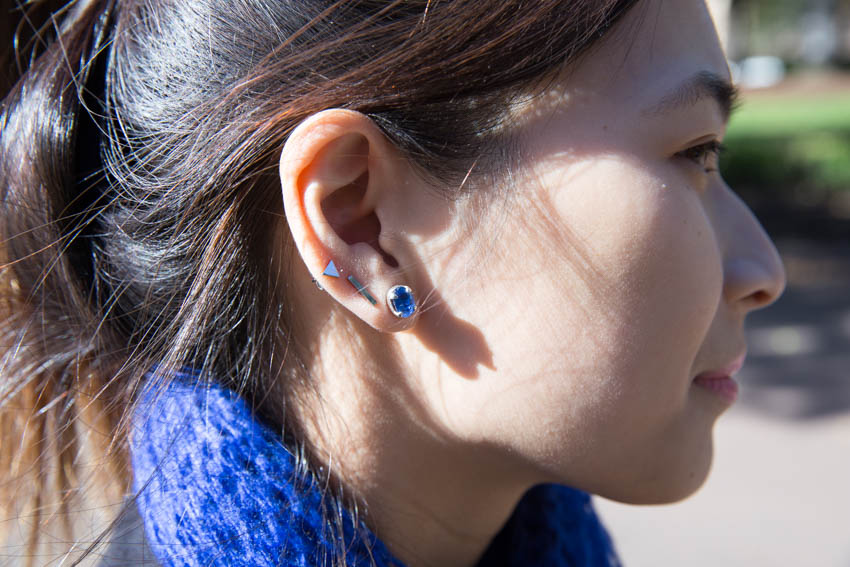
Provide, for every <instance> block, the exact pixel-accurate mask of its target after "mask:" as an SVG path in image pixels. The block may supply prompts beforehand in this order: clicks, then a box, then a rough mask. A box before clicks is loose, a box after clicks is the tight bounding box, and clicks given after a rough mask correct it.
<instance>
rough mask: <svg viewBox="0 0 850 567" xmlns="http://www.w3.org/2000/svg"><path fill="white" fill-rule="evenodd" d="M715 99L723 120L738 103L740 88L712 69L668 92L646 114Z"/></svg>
mask: <svg viewBox="0 0 850 567" xmlns="http://www.w3.org/2000/svg"><path fill="white" fill-rule="evenodd" d="M707 98H708V99H713V100H714V101H715V102H717V105H718V106H719V107H720V112H721V113H722V114H723V121H724V122H728V121H729V116H730V115H731V114H732V111H733V110H734V109H735V106H736V105H737V103H738V89H737V87H735V86H734V85H733V84H732V83H730V82H729V81H728V80H727V79H725V78H724V77H721V76H720V75H717V74H716V73H712V72H711V71H701V72H699V73H697V74H696V75H694V76H693V77H691V78H690V79H688V80H686V81H685V82H684V83H682V84H681V85H679V86H678V87H676V88H675V89H673V90H672V91H671V92H670V93H668V94H666V95H665V96H664V97H663V98H662V99H661V100H660V101H659V102H657V103H656V104H654V105H652V106H650V107H649V108H648V109H646V110H645V111H644V113H645V114H663V113H666V112H670V111H673V110H680V109H682V108H687V107H690V106H694V105H695V104H697V103H698V102H700V101H702V100H704V99H707Z"/></svg>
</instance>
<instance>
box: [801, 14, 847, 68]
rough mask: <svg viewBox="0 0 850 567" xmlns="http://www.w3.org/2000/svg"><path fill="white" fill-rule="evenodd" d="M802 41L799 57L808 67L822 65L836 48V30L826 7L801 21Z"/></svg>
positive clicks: (807, 15)
mask: <svg viewBox="0 0 850 567" xmlns="http://www.w3.org/2000/svg"><path fill="white" fill-rule="evenodd" d="M801 23H802V29H803V40H802V43H801V45H800V57H801V58H802V60H803V61H805V62H806V63H808V64H810V65H823V64H824V63H826V62H827V61H829V59H830V58H831V57H832V55H833V53H835V50H836V48H837V47H838V29H837V25H836V22H835V20H834V18H832V16H831V14H830V12H829V10H828V7H826V6H821V8H820V9H819V10H813V11H811V12H809V13H808V14H806V15H805V16H804V17H803V19H802V22H801Z"/></svg>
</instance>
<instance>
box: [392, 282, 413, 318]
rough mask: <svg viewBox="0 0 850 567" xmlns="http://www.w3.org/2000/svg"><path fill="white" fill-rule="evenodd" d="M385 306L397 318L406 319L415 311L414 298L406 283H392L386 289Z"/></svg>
mask: <svg viewBox="0 0 850 567" xmlns="http://www.w3.org/2000/svg"><path fill="white" fill-rule="evenodd" d="M387 306H388V307H389V308H390V311H391V312H392V314H393V315H395V316H396V317H398V318H399V319H407V318H408V317H410V316H411V315H413V314H414V313H416V299H415V298H414V297H413V290H412V289H410V287H408V286H406V285H394V286H393V287H391V288H390V289H389V291H387Z"/></svg>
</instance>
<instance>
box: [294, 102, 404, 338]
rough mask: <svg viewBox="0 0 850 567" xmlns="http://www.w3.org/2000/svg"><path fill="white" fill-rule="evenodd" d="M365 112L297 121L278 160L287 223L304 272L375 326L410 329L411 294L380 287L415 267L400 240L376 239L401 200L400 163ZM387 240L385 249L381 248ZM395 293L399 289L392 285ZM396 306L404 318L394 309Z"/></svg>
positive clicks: (336, 112)
mask: <svg viewBox="0 0 850 567" xmlns="http://www.w3.org/2000/svg"><path fill="white" fill-rule="evenodd" d="M396 154H397V150H396V149H395V148H394V147H393V146H392V144H391V143H390V142H389V141H388V140H387V139H386V137H385V136H384V135H383V133H382V132H381V131H380V129H378V128H377V126H375V124H374V123H373V122H372V121H371V120H370V119H369V118H368V117H366V116H365V115H363V114H360V113H357V112H352V111H348V110H327V111H324V112H321V113H319V114H316V115H314V116H312V117H310V118H309V119H307V120H306V121H305V122H304V123H302V124H301V125H299V126H298V128H296V130H295V131H294V132H293V133H292V134H291V135H290V137H289V139H288V140H287V142H286V144H285V146H284V148H283V151H282V153H281V158H280V179H281V190H282V192H283V204H284V211H285V214H286V221H287V223H288V226H289V230H290V232H291V233H292V237H293V240H294V242H295V245H296V248H297V249H298V252H299V254H300V256H301V258H302V259H303V261H304V263H305V265H306V266H307V269H308V271H309V272H310V273H311V274H312V275H313V278H314V279H315V280H316V282H317V283H318V284H320V286H321V287H322V289H324V291H326V292H327V293H328V295H329V296H330V297H332V298H333V299H334V300H336V301H337V302H338V303H339V304H341V305H342V306H343V307H345V308H346V309H347V310H349V311H350V312H351V313H353V314H354V315H356V316H357V317H359V318H360V319H362V320H363V321H365V322H366V323H368V324H369V325H371V326H372V327H374V328H375V329H378V330H380V331H397V330H405V329H407V328H410V327H411V326H412V325H413V324H414V321H415V317H414V316H412V315H413V314H414V313H415V312H416V310H415V309H411V304H410V299H411V298H412V295H411V296H409V297H408V296H404V294H402V297H401V298H398V297H396V295H393V296H392V301H390V300H389V299H387V292H388V290H390V289H391V288H393V287H394V286H397V285H398V284H406V285H411V283H408V282H409V281H410V280H411V277H412V276H413V275H412V274H407V273H405V272H404V270H402V269H400V268H399V266H400V265H404V266H415V265H418V262H417V261H416V258H413V257H411V256H412V252H411V249H410V247H408V246H406V245H405V242H404V239H402V238H398V237H397V236H395V235H396V234H397V232H398V229H397V227H394V228H395V230H394V231H393V233H394V237H393V238H386V237H384V238H382V236H384V235H385V233H386V231H387V230H388V227H387V226H386V225H385V223H384V222H382V221H385V220H387V219H390V222H391V223H392V222H398V221H397V219H393V218H392V216H393V215H392V211H395V210H399V207H400V206H403V205H404V204H403V203H399V202H398V201H399V200H401V199H404V198H405V195H404V194H403V192H399V191H398V190H396V187H397V184H398V183H399V182H400V181H401V182H403V181H404V179H403V178H404V176H405V175H409V174H410V172H409V171H408V169H409V168H407V167H406V166H405V164H406V162H405V160H403V159H400V156H398V155H396ZM382 242H383V243H385V246H386V245H387V244H388V245H389V246H391V247H392V249H387V248H385V247H384V246H382V245H381V243H382ZM396 291H398V290H396ZM399 305H401V306H402V311H401V312H403V313H405V314H407V316H406V317H401V316H399V315H398V314H396V312H395V311H393V307H398V306H399Z"/></svg>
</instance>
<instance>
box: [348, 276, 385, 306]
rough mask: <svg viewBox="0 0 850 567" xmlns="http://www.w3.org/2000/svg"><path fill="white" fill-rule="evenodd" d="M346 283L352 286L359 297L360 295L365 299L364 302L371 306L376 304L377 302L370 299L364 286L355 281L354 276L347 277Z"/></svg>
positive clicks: (372, 298)
mask: <svg viewBox="0 0 850 567" xmlns="http://www.w3.org/2000/svg"><path fill="white" fill-rule="evenodd" d="M348 283H350V284H351V285H353V286H354V289H356V290H357V292H358V293H359V294H360V295H362V296H363V297H365V298H366V301H368V302H369V303H371V304H372V305H377V304H378V300H376V299H375V298H374V297H372V294H371V293H369V291H368V290H367V289H366V286H365V285H363V284H362V283H360V282H359V281H357V279H356V278H355V277H354V276H348Z"/></svg>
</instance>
